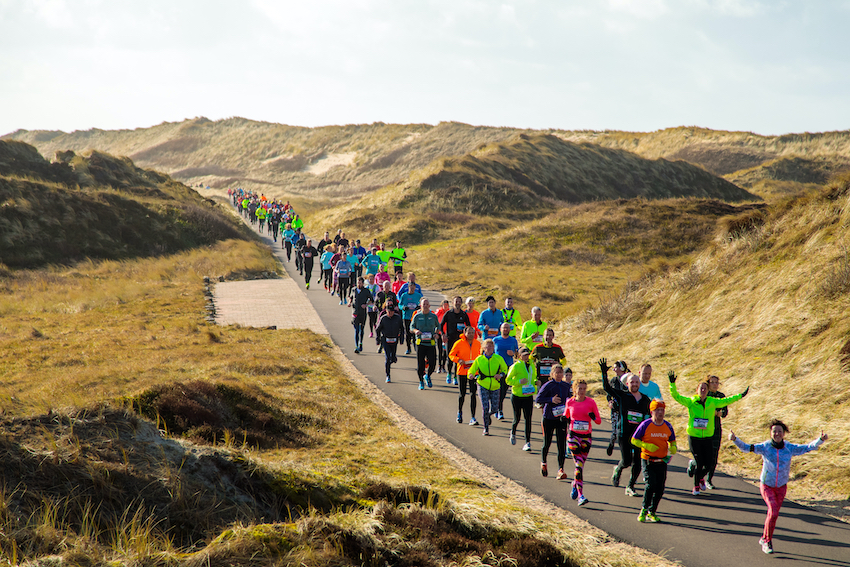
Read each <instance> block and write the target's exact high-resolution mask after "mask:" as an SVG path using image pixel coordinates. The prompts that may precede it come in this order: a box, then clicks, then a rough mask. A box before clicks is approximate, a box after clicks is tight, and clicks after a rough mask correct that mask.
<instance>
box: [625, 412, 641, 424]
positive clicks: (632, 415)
mask: <svg viewBox="0 0 850 567" xmlns="http://www.w3.org/2000/svg"><path fill="white" fill-rule="evenodd" d="M626 419H628V420H629V423H641V422H642V421H643V414H642V413H640V412H639V411H630V412H629V413H628V415H627V416H626Z"/></svg>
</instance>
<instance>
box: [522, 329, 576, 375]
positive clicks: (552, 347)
mask: <svg viewBox="0 0 850 567" xmlns="http://www.w3.org/2000/svg"><path fill="white" fill-rule="evenodd" d="M530 322H531V321H529V322H527V323H526V325H528V323H530ZM543 333H544V335H543V342H542V343H538V344H537V345H535V346H534V348H533V349H531V360H532V361H533V362H534V364H535V366H537V377H538V379H539V380H540V381H541V382H546V381H547V380H549V373H550V372H551V370H552V368H553V367H554V365H555V363H560V364H561V366H563V365H565V364H566V363H567V359H566V358H565V357H564V350H563V349H562V348H561V347H560V345H556V344H555V342H554V341H555V331H554V330H553V329H546V330H545V331H544V332H543Z"/></svg>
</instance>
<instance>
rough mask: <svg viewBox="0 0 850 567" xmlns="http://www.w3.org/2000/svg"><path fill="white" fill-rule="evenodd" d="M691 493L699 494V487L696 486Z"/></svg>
mask: <svg viewBox="0 0 850 567" xmlns="http://www.w3.org/2000/svg"><path fill="white" fill-rule="evenodd" d="M691 494H693V495H694V496H699V487H698V486H695V487H694V491H693V492H692V493H691Z"/></svg>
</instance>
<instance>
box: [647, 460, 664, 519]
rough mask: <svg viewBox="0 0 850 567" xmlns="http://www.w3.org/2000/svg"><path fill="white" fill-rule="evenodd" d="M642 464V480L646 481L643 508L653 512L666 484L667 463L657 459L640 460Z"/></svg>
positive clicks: (656, 508)
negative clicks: (655, 460) (654, 460)
mask: <svg viewBox="0 0 850 567" xmlns="http://www.w3.org/2000/svg"><path fill="white" fill-rule="evenodd" d="M641 464H642V466H643V481H644V482H645V483H646V486H644V489H643V509H644V510H646V511H648V512H651V513H653V514H655V512H656V511H657V510H658V503H659V502H661V497H662V496H664V485H665V484H667V463H665V462H664V461H658V462H657V463H653V462H649V461H647V460H646V459H642V460H641Z"/></svg>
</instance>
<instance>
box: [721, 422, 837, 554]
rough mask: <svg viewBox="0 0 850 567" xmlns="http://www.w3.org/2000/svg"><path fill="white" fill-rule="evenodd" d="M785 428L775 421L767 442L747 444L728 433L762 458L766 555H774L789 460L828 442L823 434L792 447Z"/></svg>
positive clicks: (732, 439)
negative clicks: (775, 534) (787, 439)
mask: <svg viewBox="0 0 850 567" xmlns="http://www.w3.org/2000/svg"><path fill="white" fill-rule="evenodd" d="M786 433H788V426H787V425H785V424H784V423H782V422H781V421H779V420H778V419H774V420H773V421H771V422H770V440H769V441H764V442H763V443H759V444H758V445H750V444H748V443H746V442H744V441H742V440H741V439H738V437H737V436H736V435H735V432H734V431H730V432H729V440H730V441H733V442H734V443H735V445H736V446H737V447H738V448H739V449H740V450H742V451H744V452H745V453H747V452H749V453H755V454H756V455H761V459H762V466H761V477H760V480H761V497H762V498H763V499H764V503H765V504H767V518H766V519H765V521H764V531H763V532H762V536H761V539H760V540H759V543H760V544H761V550H762V551H764V552H765V553H773V531H774V529H775V528H776V520H777V519H778V518H779V509H780V508H782V503H783V502H784V501H785V493H786V492H787V490H788V480H789V477H790V475H791V458H792V457H796V456H797V455H803V454H805V453H808V452H809V451H815V450H816V449H817V448H818V447H820V446H821V445H823V442H824V441H826V440H827V439H829V436H828V435H827V434H826V433H824V432H823V431H821V432H820V437H818V438H817V439H815V440H814V441H812V442H811V443H809V444H808V445H795V444H794V443H786V442H785V434H786Z"/></svg>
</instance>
